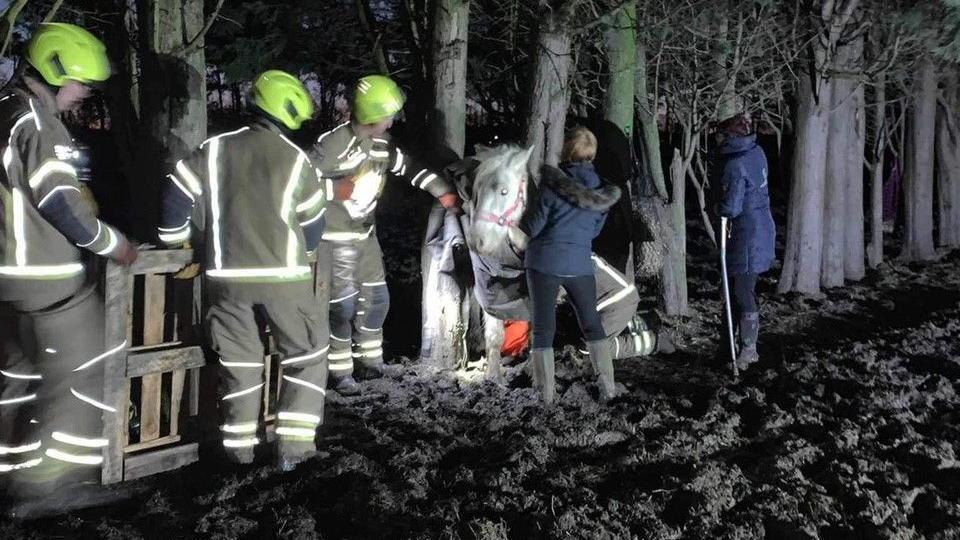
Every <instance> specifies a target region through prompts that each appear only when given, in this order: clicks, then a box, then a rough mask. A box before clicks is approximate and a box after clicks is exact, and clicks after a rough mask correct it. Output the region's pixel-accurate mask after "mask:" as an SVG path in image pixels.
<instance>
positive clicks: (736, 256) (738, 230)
mask: <svg viewBox="0 0 960 540" xmlns="http://www.w3.org/2000/svg"><path fill="white" fill-rule="evenodd" d="M719 128H720V129H719V133H718V136H719V138H720V147H719V158H720V165H721V167H722V169H721V170H722V175H721V177H720V182H719V187H720V190H721V193H720V201H719V205H718V209H717V213H718V214H719V215H720V216H721V217H725V218H727V219H728V220H729V222H730V231H729V235H730V239H729V240H728V241H727V273H728V275H729V277H730V280H731V289H732V290H731V293H732V294H731V296H732V297H733V299H734V308H735V317H737V318H738V319H739V320H738V322H739V327H740V354H739V355H738V356H737V364H738V366H739V367H740V368H741V369H743V368H746V367H747V366H749V365H750V364H752V363H754V362H756V361H757V360H759V356H758V355H757V336H758V335H759V333H760V313H759V309H758V307H757V295H756V286H757V278H758V276H759V274H762V273H763V272H766V271H767V270H769V269H770V265H771V264H772V263H773V260H774V241H775V239H776V234H777V231H776V226H775V225H774V223H773V215H771V213H770V193H769V191H768V187H767V171H768V169H767V156H766V155H765V154H764V152H763V149H762V148H760V145H759V144H757V136H756V135H755V134H751V133H750V121H749V120H748V119H747V117H746V116H744V115H742V114H740V115H737V116H734V117H732V118H729V119H727V120H724V121H723V122H721V123H720V126H719Z"/></svg>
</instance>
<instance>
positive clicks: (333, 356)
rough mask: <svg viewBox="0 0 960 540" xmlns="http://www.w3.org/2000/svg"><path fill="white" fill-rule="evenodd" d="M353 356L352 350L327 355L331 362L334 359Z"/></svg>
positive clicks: (344, 358)
mask: <svg viewBox="0 0 960 540" xmlns="http://www.w3.org/2000/svg"><path fill="white" fill-rule="evenodd" d="M351 356H352V355H351V353H350V351H345V352H335V353H330V354H329V355H327V360H330V361H331V362H332V361H333V360H346V359H348V358H351ZM331 369H332V368H331Z"/></svg>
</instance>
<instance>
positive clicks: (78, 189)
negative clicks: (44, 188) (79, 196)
mask: <svg viewBox="0 0 960 540" xmlns="http://www.w3.org/2000/svg"><path fill="white" fill-rule="evenodd" d="M65 189H72V190H74V191H76V192H77V193H80V188H77V187H74V186H57V187H55V188H53V189H51V190H50V192H49V193H47V194H46V195H44V196H43V198H42V199H40V202H39V203H38V204H37V208H40V207H41V206H43V204H44V203H46V202H47V200H49V199H50V197H51V196H53V194H54V193H56V192H58V191H63V190H65Z"/></svg>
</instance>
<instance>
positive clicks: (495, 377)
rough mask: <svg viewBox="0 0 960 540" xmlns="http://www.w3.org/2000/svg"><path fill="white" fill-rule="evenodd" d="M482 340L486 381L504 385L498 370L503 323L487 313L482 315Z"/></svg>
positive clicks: (501, 373)
mask: <svg viewBox="0 0 960 540" xmlns="http://www.w3.org/2000/svg"><path fill="white" fill-rule="evenodd" d="M483 338H484V342H485V343H484V344H485V345H486V348H487V373H486V377H487V380H488V381H491V382H495V383H497V384H505V382H506V381H504V378H503V372H502V370H501V369H500V363H501V362H500V349H501V348H502V347H503V339H504V329H503V321H501V320H500V319H497V318H495V317H493V316H492V315H490V314H488V313H484V314H483Z"/></svg>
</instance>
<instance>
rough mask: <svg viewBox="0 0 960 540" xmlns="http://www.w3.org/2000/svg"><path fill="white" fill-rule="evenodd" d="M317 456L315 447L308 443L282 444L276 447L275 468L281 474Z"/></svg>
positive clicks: (311, 442)
mask: <svg viewBox="0 0 960 540" xmlns="http://www.w3.org/2000/svg"><path fill="white" fill-rule="evenodd" d="M315 455H317V447H316V445H315V444H314V443H313V441H310V442H309V443H284V442H281V443H280V444H278V445H277V461H276V465H277V468H278V469H280V470H281V471H283V472H290V471H292V470H294V469H296V468H297V466H298V465H300V464H301V463H303V462H304V461H306V460H308V459H310V458H312V457H313V456H315Z"/></svg>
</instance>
